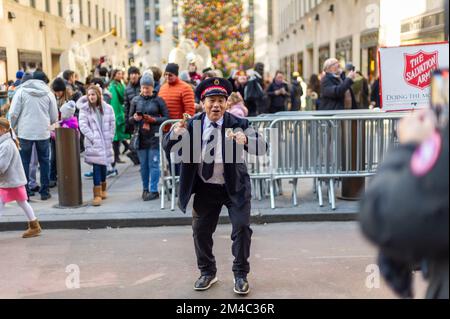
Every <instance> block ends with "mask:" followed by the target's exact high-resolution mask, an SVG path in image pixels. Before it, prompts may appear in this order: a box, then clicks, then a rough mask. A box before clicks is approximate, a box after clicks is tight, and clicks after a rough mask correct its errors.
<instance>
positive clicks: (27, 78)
mask: <svg viewBox="0 0 450 319" xmlns="http://www.w3.org/2000/svg"><path fill="white" fill-rule="evenodd" d="M29 80H33V75H31V74H30V73H25V74H24V75H23V77H22V80H21V81H20V84H24V83H25V82H27V81H29Z"/></svg>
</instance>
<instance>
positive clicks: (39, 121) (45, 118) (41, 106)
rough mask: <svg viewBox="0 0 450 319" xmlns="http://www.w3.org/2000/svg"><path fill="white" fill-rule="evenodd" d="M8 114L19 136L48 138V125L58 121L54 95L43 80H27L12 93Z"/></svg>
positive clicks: (35, 138) (37, 138) (24, 137)
mask: <svg viewBox="0 0 450 319" xmlns="http://www.w3.org/2000/svg"><path fill="white" fill-rule="evenodd" d="M9 114H10V117H11V126H12V127H13V128H15V129H16V132H17V135H18V136H19V138H22V139H25V140H31V141H43V140H48V139H50V130H49V128H48V127H49V126H50V125H52V124H54V123H56V122H57V121H58V107H57V103H56V98H55V95H54V94H53V93H52V92H51V91H50V88H49V87H48V86H47V84H45V83H44V82H43V81H40V80H29V81H27V82H26V83H24V84H22V85H21V86H20V87H19V89H18V91H17V92H16V93H15V94H14V98H13V100H12V103H11V109H10V111H9Z"/></svg>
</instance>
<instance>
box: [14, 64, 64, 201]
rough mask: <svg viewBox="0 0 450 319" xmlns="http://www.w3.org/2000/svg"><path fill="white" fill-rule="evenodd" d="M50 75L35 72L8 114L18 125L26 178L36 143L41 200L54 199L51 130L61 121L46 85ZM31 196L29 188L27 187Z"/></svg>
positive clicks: (52, 95)
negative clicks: (51, 169)
mask: <svg viewBox="0 0 450 319" xmlns="http://www.w3.org/2000/svg"><path fill="white" fill-rule="evenodd" d="M47 83H48V78H47V75H46V74H45V73H44V72H42V71H36V72H34V73H33V78H32V79H31V80H28V81H27V82H25V83H23V84H22V85H20V86H19V88H18V89H17V91H16V92H15V93H14V97H13V100H12V102H11V109H10V111H9V116H10V118H11V126H12V127H14V128H16V131H17V136H18V138H19V141H20V147H21V151H20V155H21V157H22V164H23V167H24V169H25V174H26V176H27V181H28V182H29V181H30V176H29V173H30V160H31V154H32V151H33V145H35V146H36V151H37V156H38V161H39V166H40V175H41V189H40V193H41V200H48V199H50V198H51V195H50V192H49V180H50V130H49V126H51V125H53V124H54V123H56V122H57V121H58V108H57V103H56V98H55V95H54V94H53V92H52V91H51V90H50V88H49V86H48V85H47ZM26 189H27V193H28V196H30V194H31V192H30V188H29V187H28V185H27V187H26Z"/></svg>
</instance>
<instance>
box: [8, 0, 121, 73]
mask: <svg viewBox="0 0 450 319" xmlns="http://www.w3.org/2000/svg"><path fill="white" fill-rule="evenodd" d="M125 22H126V20H125V2H124V1H106V0H57V1H54V0H51V1H50V0H16V1H13V0H0V29H1V30H2V36H1V37H0V82H5V81H6V80H7V79H8V80H10V79H14V78H15V73H16V71H17V70H19V69H22V70H25V71H29V70H31V71H32V70H34V69H35V68H42V69H43V70H44V71H45V72H46V73H47V74H48V76H49V77H55V76H56V75H57V74H59V73H60V72H61V71H62V69H64V68H67V67H71V68H77V66H78V65H81V64H83V68H81V69H80V70H76V71H78V72H79V73H80V75H81V77H82V78H83V77H85V76H86V74H84V73H85V72H86V70H85V69H86V68H88V67H92V66H93V65H95V64H96V63H98V61H99V60H100V59H101V58H104V59H105V60H106V61H107V62H109V63H110V64H111V65H112V66H114V67H117V68H124V67H125V66H126V62H127V49H126V45H127V40H126V24H125ZM113 28H115V29H116V31H117V36H113V35H112V32H111V30H113ZM108 34H109V36H106V35H108ZM102 36H103V37H104V38H101V37H102ZM99 38H100V39H99ZM96 40H98V41H96ZM80 59H82V60H83V63H81V64H80V63H78V62H79V60H80Z"/></svg>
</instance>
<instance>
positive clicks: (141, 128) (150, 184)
mask: <svg viewBox="0 0 450 319" xmlns="http://www.w3.org/2000/svg"><path fill="white" fill-rule="evenodd" d="M154 85H155V81H154V80H153V77H152V76H151V75H150V74H144V76H143V77H142V78H141V94H140V95H139V96H136V97H135V98H134V99H133V100H132V101H131V107H130V114H133V116H131V117H130V119H129V122H130V124H131V125H133V126H134V127H136V128H137V129H138V132H139V147H138V156H139V161H140V162H141V164H140V165H141V178H142V187H143V189H144V190H143V193H142V200H143V201H151V200H155V199H158V198H159V192H158V182H159V177H160V175H161V173H160V167H159V161H160V160H159V156H160V154H159V152H160V149H159V137H158V133H159V127H160V125H161V124H162V123H164V122H165V121H167V120H168V119H169V109H168V108H167V105H166V103H165V102H164V100H163V99H162V98H160V97H158V96H157V95H156V93H155V92H154Z"/></svg>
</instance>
